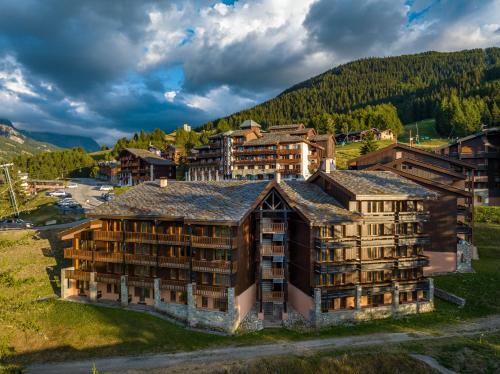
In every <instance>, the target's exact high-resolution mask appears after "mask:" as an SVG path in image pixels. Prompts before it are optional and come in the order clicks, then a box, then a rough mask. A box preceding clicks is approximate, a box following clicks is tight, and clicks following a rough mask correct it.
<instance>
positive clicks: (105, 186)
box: [99, 184, 113, 191]
mask: <svg viewBox="0 0 500 374" xmlns="http://www.w3.org/2000/svg"><path fill="white" fill-rule="evenodd" d="M99 191H113V186H110V185H109V184H103V185H102V186H101V187H99Z"/></svg>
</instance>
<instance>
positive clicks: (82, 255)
mask: <svg viewBox="0 0 500 374" xmlns="http://www.w3.org/2000/svg"><path fill="white" fill-rule="evenodd" d="M64 258H69V259H79V260H88V261H92V251H85V250H81V249H79V250H76V249H73V248H64Z"/></svg>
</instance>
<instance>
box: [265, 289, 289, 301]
mask: <svg viewBox="0 0 500 374" xmlns="http://www.w3.org/2000/svg"><path fill="white" fill-rule="evenodd" d="M284 299H285V293H284V292H283V291H264V292H262V301H284Z"/></svg>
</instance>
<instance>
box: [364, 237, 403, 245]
mask: <svg viewBox="0 0 500 374" xmlns="http://www.w3.org/2000/svg"><path fill="white" fill-rule="evenodd" d="M394 238H395V237H394V235H384V236H378V235H374V236H362V237H361V238H360V241H361V246H362V247H366V246H375V245H380V246H382V245H394Z"/></svg>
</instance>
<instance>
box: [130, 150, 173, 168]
mask: <svg viewBox="0 0 500 374" xmlns="http://www.w3.org/2000/svg"><path fill="white" fill-rule="evenodd" d="M123 151H128V152H130V153H132V154H133V155H135V156H137V157H139V158H142V159H143V160H144V161H146V162H147V163H149V164H152V165H173V162H172V161H171V160H166V159H164V158H162V157H160V156H158V155H157V154H155V153H153V152H149V151H148V150H146V149H139V148H125V149H124V150H123ZM123 151H122V152H123Z"/></svg>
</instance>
